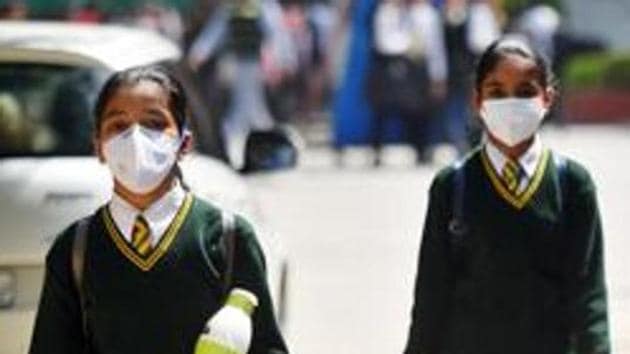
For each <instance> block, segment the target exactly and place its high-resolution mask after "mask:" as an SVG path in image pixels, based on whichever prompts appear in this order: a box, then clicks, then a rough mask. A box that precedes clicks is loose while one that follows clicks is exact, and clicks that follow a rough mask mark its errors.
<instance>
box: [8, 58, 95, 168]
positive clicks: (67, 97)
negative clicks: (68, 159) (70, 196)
mask: <svg viewBox="0 0 630 354" xmlns="http://www.w3.org/2000/svg"><path fill="white" fill-rule="evenodd" d="M106 78H107V72H105V71H104V70H100V69H94V68H84V67H68V66H58V65H40V64H11V63H0V156H2V157H20V156H51V155H52V156H55V155H66V156H73V155H89V154H91V152H92V148H91V139H90V137H91V131H92V114H91V108H92V106H93V104H94V101H95V100H96V97H97V95H98V92H99V90H100V88H101V86H102V85H103V83H104V81H105V80H106Z"/></svg>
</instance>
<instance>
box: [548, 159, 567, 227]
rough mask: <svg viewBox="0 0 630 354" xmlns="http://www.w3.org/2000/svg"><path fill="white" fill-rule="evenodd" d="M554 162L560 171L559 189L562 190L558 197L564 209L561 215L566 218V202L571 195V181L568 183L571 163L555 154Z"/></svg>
mask: <svg viewBox="0 0 630 354" xmlns="http://www.w3.org/2000/svg"><path fill="white" fill-rule="evenodd" d="M552 154H553V162H554V164H555V166H556V170H557V171H558V187H559V188H560V193H558V196H559V198H560V200H559V201H558V203H559V204H558V205H560V208H562V213H561V215H562V216H563V217H564V212H565V211H566V201H567V199H568V197H569V196H568V194H569V183H568V182H569V181H568V177H567V175H568V165H569V161H568V159H567V158H566V157H564V156H562V155H560V154H558V153H556V152H553V153H552Z"/></svg>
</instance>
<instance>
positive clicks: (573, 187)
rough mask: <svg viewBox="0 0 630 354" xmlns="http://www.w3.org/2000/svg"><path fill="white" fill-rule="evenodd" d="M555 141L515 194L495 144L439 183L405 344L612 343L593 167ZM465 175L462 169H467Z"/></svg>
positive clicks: (509, 348) (542, 349)
mask: <svg viewBox="0 0 630 354" xmlns="http://www.w3.org/2000/svg"><path fill="white" fill-rule="evenodd" d="M553 156H554V154H552V153H551V152H549V151H546V152H545V153H544V155H543V158H542V159H541V162H540V163H539V165H538V168H537V170H536V174H535V176H534V177H533V178H532V180H531V183H530V185H529V187H528V188H527V189H526V191H525V192H523V193H522V194H520V195H518V196H515V197H514V196H512V195H510V193H509V192H507V189H506V188H505V187H504V186H503V184H502V182H501V180H500V177H499V176H498V175H497V174H496V172H495V170H494V169H493V168H492V166H491V163H490V161H489V158H488V157H487V156H486V153H485V149H478V150H476V151H475V152H473V153H472V154H471V155H470V156H469V157H468V158H467V159H466V160H465V161H464V164H463V166H462V167H459V168H462V169H463V172H464V174H463V176H464V180H465V183H464V186H465V187H464V188H463V192H462V195H463V199H462V201H463V203H462V205H463V207H462V208H461V210H462V211H463V212H462V213H461V217H460V219H461V225H462V226H461V227H458V228H456V229H453V228H451V227H449V225H450V224H451V221H452V220H453V219H454V209H455V208H456V207H455V206H454V205H455V203H454V201H455V200H457V199H456V196H455V194H454V191H455V190H456V188H455V178H456V177H455V176H456V172H455V167H450V168H447V169H445V170H443V171H441V172H440V173H439V174H438V175H437V177H436V178H435V179H434V181H433V184H432V187H431V190H430V202H429V208H428V212H427V216H426V220H425V227H424V232H423V236H422V245H421V249H420V256H419V264H418V273H417V279H416V287H415V294H414V295H415V298H414V300H415V301H414V306H413V310H412V323H411V327H410V332H409V339H408V342H407V346H406V349H405V353H407V354H412V353H422V354H506V353H510V354H534V353H536V354H569V353H579V354H595V353H598V354H599V353H609V352H610V345H609V338H608V320H607V302H606V286H605V279H604V278H605V277H604V266H603V244H602V228H601V223H600V217H599V211H598V207H597V201H596V193H595V186H594V184H593V182H592V180H591V178H590V176H589V174H588V172H587V171H586V170H585V169H584V168H583V167H581V166H580V165H579V164H578V163H576V162H574V161H571V160H567V161H566V164H565V169H564V173H563V174H562V176H560V174H559V168H558V166H557V163H556V162H555V160H556V159H555V158H554V157H553ZM459 176H461V175H459Z"/></svg>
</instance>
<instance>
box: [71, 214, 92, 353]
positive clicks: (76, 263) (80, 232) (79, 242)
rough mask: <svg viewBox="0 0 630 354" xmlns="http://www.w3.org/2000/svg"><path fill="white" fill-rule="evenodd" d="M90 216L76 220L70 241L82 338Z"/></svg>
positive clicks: (85, 302)
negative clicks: (79, 306) (84, 277)
mask: <svg viewBox="0 0 630 354" xmlns="http://www.w3.org/2000/svg"><path fill="white" fill-rule="evenodd" d="M90 219H91V217H86V218H83V219H81V220H79V221H78V222H77V226H76V228H75V232H74V239H73V241H72V259H71V264H72V278H73V280H74V285H75V287H76V289H77V293H78V294H79V304H80V305H81V322H82V328H83V335H84V338H85V339H86V341H87V339H88V338H89V337H88V325H87V310H86V304H87V300H86V294H85V288H84V286H83V285H84V284H83V274H84V272H85V252H86V248H87V238H88V228H89V226H90Z"/></svg>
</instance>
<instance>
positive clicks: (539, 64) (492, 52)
mask: <svg viewBox="0 0 630 354" xmlns="http://www.w3.org/2000/svg"><path fill="white" fill-rule="evenodd" d="M508 55H518V56H521V57H523V58H527V59H531V60H533V61H534V63H536V68H537V69H538V83H540V85H541V86H542V87H549V86H555V84H556V82H555V77H554V74H553V72H552V71H551V66H550V65H549V62H548V60H547V59H546V58H545V57H544V56H543V55H542V54H540V53H539V52H538V51H536V50H535V49H534V48H533V47H532V46H531V45H530V44H529V43H528V41H527V40H526V39H524V38H520V37H517V36H509V35H508V36H505V37H503V38H501V39H498V40H496V41H495V42H493V43H492V44H491V45H490V46H489V47H488V48H487V49H486V50H485V51H484V52H483V54H482V55H481V57H480V58H479V62H478V63H477V71H476V76H475V88H476V89H477V91H480V90H481V85H482V83H483V80H485V79H486V77H487V76H488V74H489V73H490V72H492V71H493V70H494V69H495V67H496V66H497V64H498V63H499V61H501V59H504V58H505V57H506V56H508Z"/></svg>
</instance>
